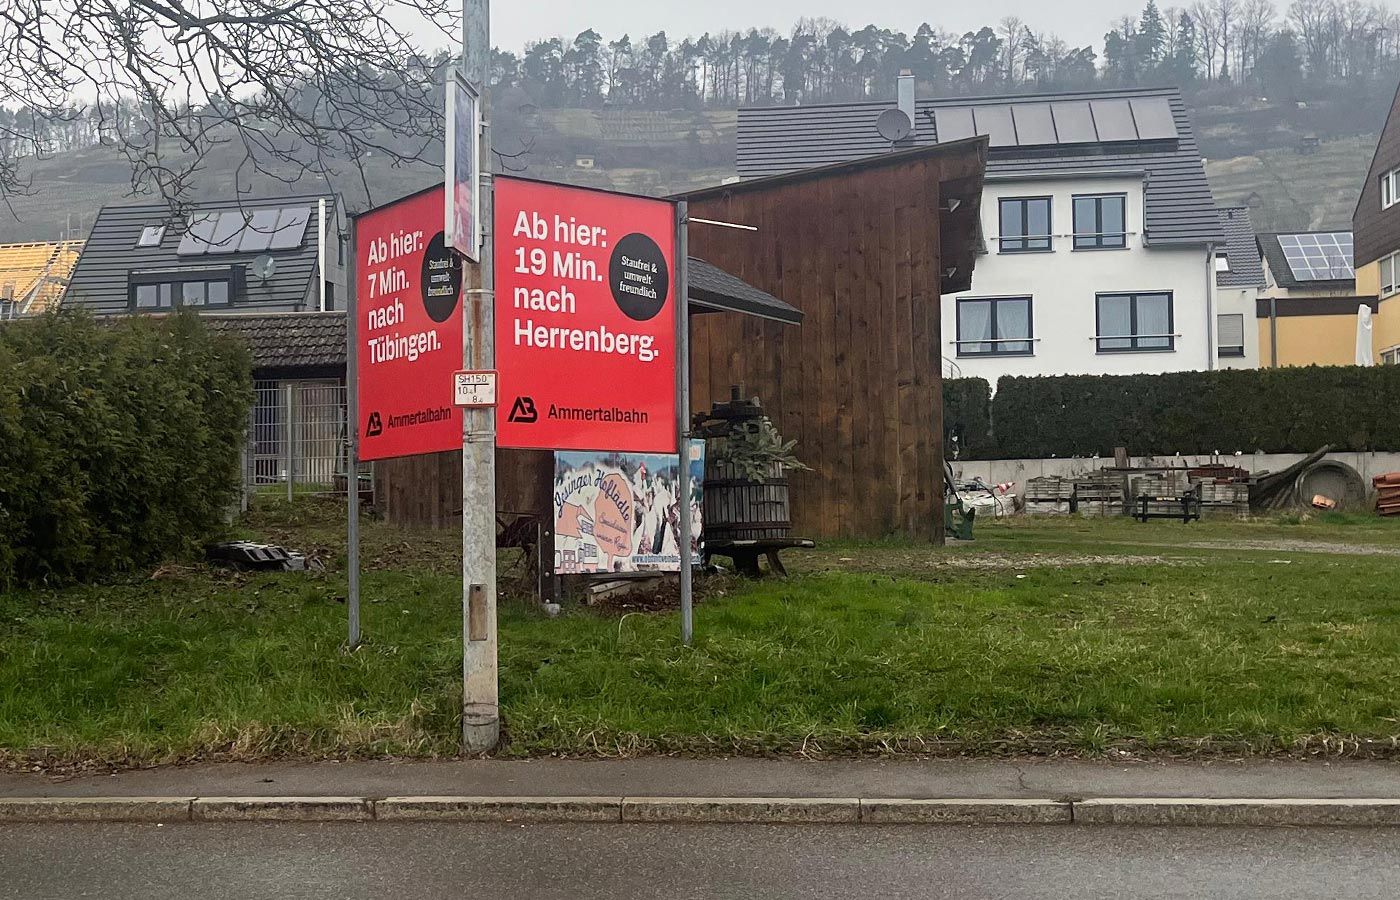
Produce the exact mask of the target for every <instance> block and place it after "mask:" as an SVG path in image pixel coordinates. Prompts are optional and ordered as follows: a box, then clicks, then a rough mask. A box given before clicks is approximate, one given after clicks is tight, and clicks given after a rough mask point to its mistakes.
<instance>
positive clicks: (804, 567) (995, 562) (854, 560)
mask: <svg viewBox="0 0 1400 900" xmlns="http://www.w3.org/2000/svg"><path fill="white" fill-rule="evenodd" d="M1199 563H1200V561H1199V560H1196V559H1192V558H1190V557H1180V556H1177V557H1172V556H1162V555H1158V554H1150V555H1149V554H1136V555H1123V554H1115V555H1111V556H1110V555H1098V554H1084V553H1071V554H1059V553H988V552H978V553H958V554H916V553H892V552H889V551H883V550H882V551H874V552H872V553H870V554H868V555H866V554H861V553H860V552H859V551H854V552H852V553H850V554H847V555H843V556H838V557H830V556H824V557H822V558H821V559H813V560H810V561H804V562H803V563H802V564H800V565H798V566H795V567H794V568H795V569H796V570H798V571H802V572H880V573H884V574H891V575H896V574H899V575H917V574H921V573H929V572H1015V571H1020V570H1023V569H1048V568H1064V567H1069V566H1187V565H1199Z"/></svg>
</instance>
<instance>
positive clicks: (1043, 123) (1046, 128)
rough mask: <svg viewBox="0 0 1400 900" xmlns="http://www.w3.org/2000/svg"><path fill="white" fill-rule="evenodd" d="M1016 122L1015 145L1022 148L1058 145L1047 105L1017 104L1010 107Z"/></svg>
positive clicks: (1053, 122) (1053, 123) (1048, 105)
mask: <svg viewBox="0 0 1400 900" xmlns="http://www.w3.org/2000/svg"><path fill="white" fill-rule="evenodd" d="M1011 117H1012V118H1013V119H1015V121H1016V143H1017V144H1019V145H1021V146H1022V147H1048V146H1053V145H1055V144H1058V143H1059V140H1058V139H1057V138H1056V137H1055V120H1054V118H1052V117H1051V115H1050V104H1048V103H1017V104H1016V105H1015V106H1013V107H1011Z"/></svg>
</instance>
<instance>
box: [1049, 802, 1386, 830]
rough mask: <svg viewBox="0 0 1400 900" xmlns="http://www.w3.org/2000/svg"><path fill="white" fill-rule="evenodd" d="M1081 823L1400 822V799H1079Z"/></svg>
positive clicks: (1077, 819) (1078, 822)
mask: <svg viewBox="0 0 1400 900" xmlns="http://www.w3.org/2000/svg"><path fill="white" fill-rule="evenodd" d="M1074 822H1075V824H1076V825H1334V826H1349V825H1356V826H1366V825H1369V826H1375V825H1400V799H1369V800H1368V799H1355V800H1301V799H1300V800H1268V799H1254V800H1250V799H1191V798H1179V797H1166V798H1142V797H1138V798H1132V797H1102V798H1098V799H1094V800H1078V801H1076V802H1075V803H1074Z"/></svg>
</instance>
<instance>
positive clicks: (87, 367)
mask: <svg viewBox="0 0 1400 900" xmlns="http://www.w3.org/2000/svg"><path fill="white" fill-rule="evenodd" d="M251 403H252V377H251V361H250V358H249V355H248V351H247V349H246V348H245V347H243V346H242V345H241V344H239V343H238V342H236V341H231V340H229V339H227V338H221V337H216V336H214V335H211V334H209V332H207V331H206V330H205V328H204V326H203V324H202V323H200V321H199V319H198V317H197V316H195V315H193V314H185V315H178V316H167V317H160V318H149V317H131V318H124V319H120V320H109V321H105V322H102V323H98V322H96V321H94V320H93V319H91V318H89V317H86V316H80V315H72V314H61V315H57V316H47V317H43V318H39V319H35V320H27V321H25V320H21V321H15V322H9V323H6V324H5V325H4V326H3V327H0V586H6V587H7V586H11V585H15V584H26V585H27V584H41V583H63V582H69V581H85V580H91V579H94V578H100V577H103V576H106V575H111V574H114V573H118V572H124V571H129V570H132V569H135V568H137V567H140V566H144V565H149V564H151V563H153V562H156V561H158V560H160V559H162V558H166V557H169V556H172V555H177V554H180V553H183V552H187V551H189V550H191V549H193V548H195V547H197V546H198V545H200V544H201V543H202V542H203V541H205V540H207V539H208V538H209V537H211V536H213V535H214V534H216V533H217V532H218V531H219V530H220V528H221V527H222V524H223V521H224V515H225V513H226V511H227V509H228V507H229V505H230V504H231V503H232V502H233V501H234V500H235V499H236V497H237V493H238V487H239V481H238V475H239V460H240V449H241V447H242V445H243V440H244V433H245V429H246V427H247V422H248V411H249V407H250V405H251Z"/></svg>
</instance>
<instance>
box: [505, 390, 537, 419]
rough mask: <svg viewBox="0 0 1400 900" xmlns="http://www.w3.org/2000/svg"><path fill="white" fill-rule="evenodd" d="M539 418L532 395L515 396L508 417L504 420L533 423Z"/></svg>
mask: <svg viewBox="0 0 1400 900" xmlns="http://www.w3.org/2000/svg"><path fill="white" fill-rule="evenodd" d="M539 418H540V414H539V413H537V412H535V399H534V398H533V397H516V398H515V403H514V404H513V405H512V406H511V408H510V418H508V419H507V420H506V421H508V422H519V423H521V424H522V425H533V424H534V423H535V422H538V421H539Z"/></svg>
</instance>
